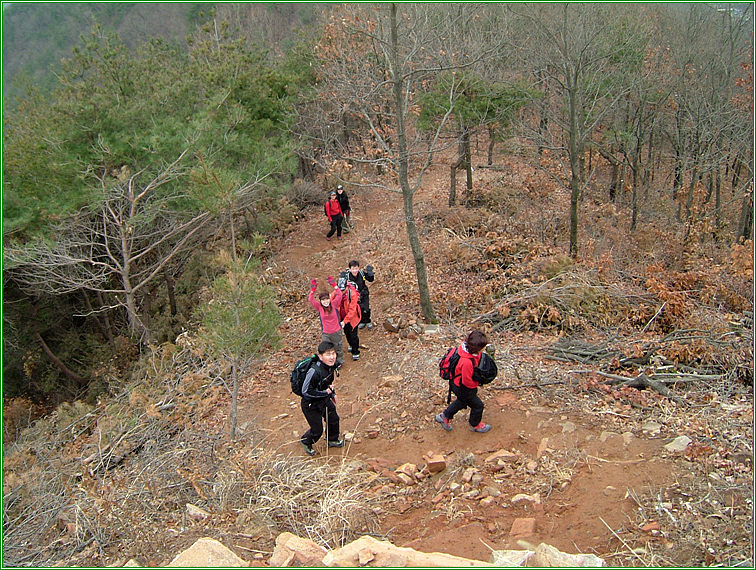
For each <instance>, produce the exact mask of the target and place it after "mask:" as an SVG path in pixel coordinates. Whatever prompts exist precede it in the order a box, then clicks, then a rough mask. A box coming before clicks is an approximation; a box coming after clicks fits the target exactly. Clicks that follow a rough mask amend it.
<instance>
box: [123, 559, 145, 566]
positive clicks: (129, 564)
mask: <svg viewBox="0 0 756 570" xmlns="http://www.w3.org/2000/svg"><path fill="white" fill-rule="evenodd" d="M123 567H124V568H141V567H142V565H141V564H139V562H137V561H136V560H134V559H133V558H130V559H129V561H128V562H127V563H126V564H124V565H123Z"/></svg>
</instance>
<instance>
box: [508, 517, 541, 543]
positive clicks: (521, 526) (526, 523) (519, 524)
mask: <svg viewBox="0 0 756 570" xmlns="http://www.w3.org/2000/svg"><path fill="white" fill-rule="evenodd" d="M535 528H536V520H535V519H534V518H521V519H515V520H514V521H513V522H512V529H511V530H510V531H509V535H510V536H512V537H514V538H518V537H525V536H530V535H532V534H533V533H535Z"/></svg>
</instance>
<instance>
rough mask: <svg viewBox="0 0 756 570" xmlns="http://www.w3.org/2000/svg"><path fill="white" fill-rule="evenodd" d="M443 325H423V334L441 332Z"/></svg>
mask: <svg viewBox="0 0 756 570" xmlns="http://www.w3.org/2000/svg"><path fill="white" fill-rule="evenodd" d="M440 332H441V327H440V326H439V325H423V334H439V333H440Z"/></svg>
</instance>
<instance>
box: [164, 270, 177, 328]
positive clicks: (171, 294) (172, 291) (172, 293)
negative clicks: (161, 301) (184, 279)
mask: <svg viewBox="0 0 756 570" xmlns="http://www.w3.org/2000/svg"><path fill="white" fill-rule="evenodd" d="M163 278H164V279H165V286H166V287H167V288H168V303H169V304H170V306H171V316H172V317H175V316H176V315H177V314H178V305H176V283H175V281H174V280H173V275H171V274H170V272H169V271H168V270H167V269H163Z"/></svg>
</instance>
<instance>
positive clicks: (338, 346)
mask: <svg viewBox="0 0 756 570" xmlns="http://www.w3.org/2000/svg"><path fill="white" fill-rule="evenodd" d="M328 284H329V285H330V286H331V287H332V290H331V292H330V293H328V292H325V291H323V292H321V293H318V294H317V299H316V298H315V297H316V293H315V292H316V290H317V288H318V280H317V279H312V280H311V281H310V294H309V295H308V297H307V300H308V301H309V302H310V305H312V308H313V309H315V310H316V311H317V312H318V315H319V316H320V330H321V332H322V338H321V340H322V341H327V342H330V343H331V344H332V345H333V347H334V349H335V350H336V366H341V365H342V364H344V355H343V349H342V346H343V343H342V340H341V337H342V335H341V317H340V316H339V310H338V307H339V306H340V305H341V289H339V287H338V286H337V285H336V281H334V280H333V277H331V276H330V275H329V276H328Z"/></svg>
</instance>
